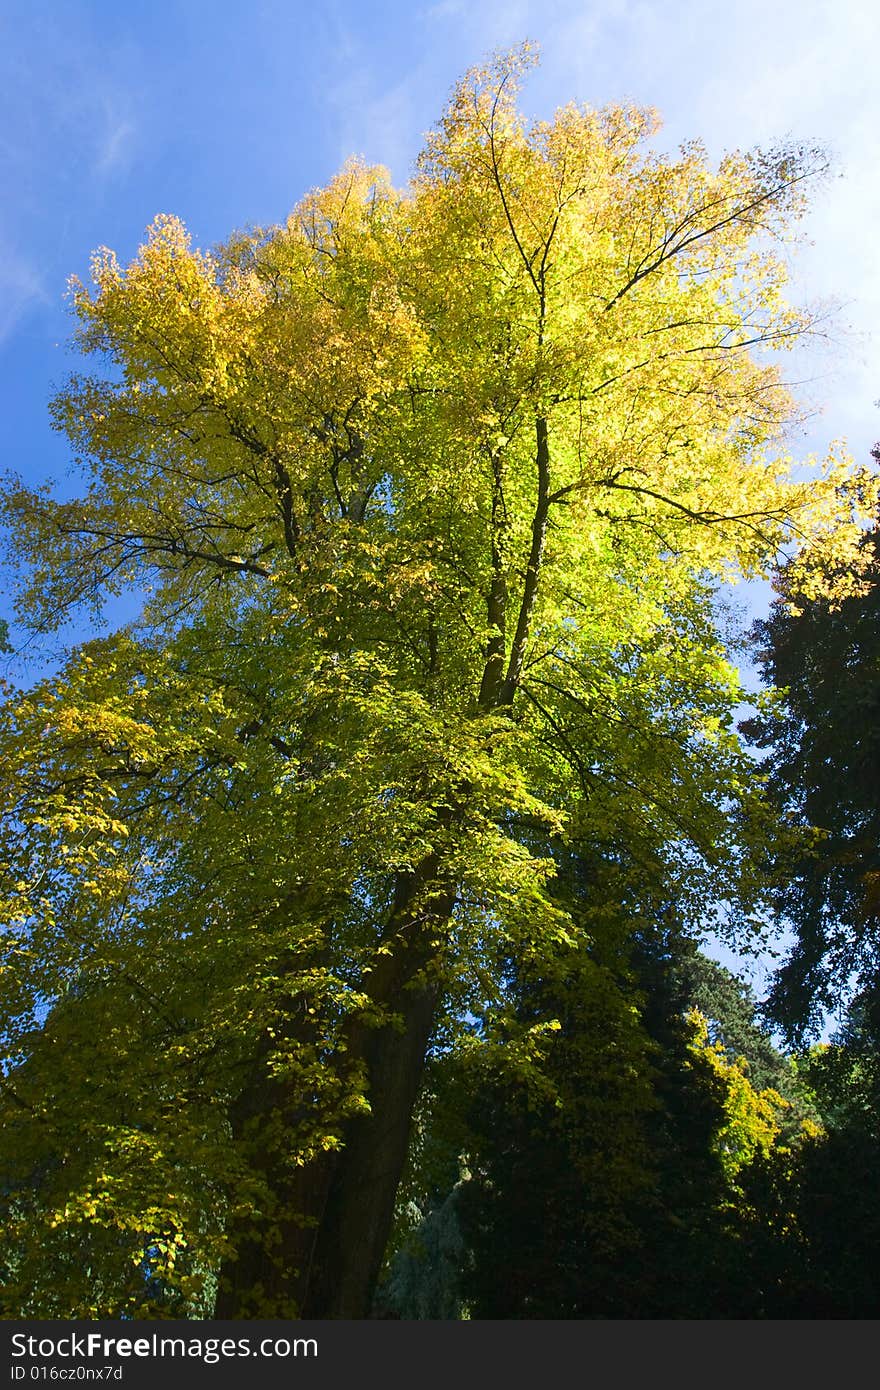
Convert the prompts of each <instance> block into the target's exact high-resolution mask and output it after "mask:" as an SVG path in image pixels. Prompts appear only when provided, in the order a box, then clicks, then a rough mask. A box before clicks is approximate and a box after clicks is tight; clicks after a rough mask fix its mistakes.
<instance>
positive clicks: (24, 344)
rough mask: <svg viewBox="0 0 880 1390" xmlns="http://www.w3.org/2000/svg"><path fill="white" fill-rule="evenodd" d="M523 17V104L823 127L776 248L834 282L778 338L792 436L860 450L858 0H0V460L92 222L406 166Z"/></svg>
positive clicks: (683, 121)
mask: <svg viewBox="0 0 880 1390" xmlns="http://www.w3.org/2000/svg"><path fill="white" fill-rule="evenodd" d="M526 38H530V39H533V40H537V42H538V43H539V44H540V46H541V50H542V63H541V66H540V68H539V69H538V71H537V72H536V73H534V74H533V75H532V76H531V78H530V79H529V82H528V84H527V86H526V88H525V91H524V94H523V105H524V107H525V108H526V110H527V111H528V112H529V113H530V114H533V115H535V116H545V115H549V114H550V113H551V112H552V110H553V108H554V107H555V106H557V105H560V104H563V103H565V102H568V101H570V100H575V101H578V102H586V103H588V104H591V105H600V104H602V103H603V102H606V101H618V100H621V99H624V98H627V99H632V100H635V101H636V102H638V103H641V104H644V105H652V106H656V107H657V108H658V109H659V111H660V113H661V115H662V116H663V118H664V121H665V128H664V132H663V134H662V136H661V140H662V141H663V142H664V143H665V144H667V145H670V146H674V145H676V144H678V142H679V141H682V140H686V139H690V138H693V137H700V138H701V139H703V140H704V141H705V142H706V144H707V145H708V147H709V150H710V152H711V153H712V154H720V153H721V151H722V150H724V149H725V148H732V147H742V146H749V145H753V144H756V143H761V142H764V143H771V142H776V141H778V140H780V139H785V138H788V137H791V138H795V139H803V140H808V141H811V142H813V141H818V142H821V143H823V144H825V145H827V146H828V147H829V149H830V150H831V152H832V154H833V156H834V158H835V163H836V173H835V177H834V178H833V179H832V180H831V181H830V182H829V183H828V184H827V186H826V187H825V188H824V189H823V190H822V191H821V193H820V195H819V197H818V199H817V202H816V205H815V208H814V210H813V212H812V214H811V216H810V219H809V222H808V224H807V226H806V234H807V237H808V239H809V243H810V244H807V245H805V246H804V247H803V248H801V250H800V251H799V252H798V254H797V257H796V260H795V273H796V285H797V291H798V295H799V298H800V300H801V301H802V302H810V303H812V302H815V301H817V300H818V301H829V302H830V303H833V304H836V305H837V306H839V307H838V311H837V315H836V318H835V319H834V322H833V326H832V327H831V328H830V329H829V336H828V338H827V339H826V340H824V341H822V342H819V343H817V344H814V345H813V347H812V348H810V349H809V350H806V351H804V352H800V353H799V354H798V355H797V356H796V357H795V358H794V359H793V360H791V359H790V367H791V372H792V375H793V377H794V378H795V379H797V380H799V381H801V382H802V383H803V386H802V389H801V394H802V396H803V397H804V399H805V400H806V401H807V402H808V403H809V404H810V405H811V406H812V407H813V408H814V409H815V410H816V412H817V414H815V415H814V416H813V418H812V419H811V420H810V422H809V425H808V427H807V429H806V431H805V433H804V434H803V436H802V438H800V439H798V440H795V441H794V443H795V445H796V447H798V448H802V449H803V450H804V451H806V450H809V449H812V450H815V451H817V452H820V453H821V452H822V451H824V449H825V448H826V447H827V445H828V443H829V442H830V441H831V440H832V439H835V438H841V437H842V438H844V439H846V440H847V442H848V444H849V447H850V449H851V451H852V453H853V454H854V456H855V457H857V458H858V459H864V458H865V457H866V456H867V452H868V450H869V448H870V446H871V445H872V444H873V443H874V441H875V440H876V439H878V438H880V410H878V408H877V406H876V405H875V401H876V399H877V397H880V337H878V332H880V328H878V325H880V256H878V251H877V243H876V237H877V228H878V226H880V175H878V170H877V156H876V147H877V138H878V131H880V95H878V84H877V82H876V55H877V54H878V53H880V6H878V5H877V4H876V2H875V0H833V2H832V0H543V3H537V0H437V2H436V3H433V4H431V3H424V4H418V3H412V2H411V0H410V2H409V3H404V2H403V0H390V2H389V3H379V2H378V0H372V2H370V0H367V2H366V3H365V2H364V0H360V2H359V0H331V3H324V4H322V5H321V6H320V7H316V6H313V5H312V4H306V3H302V0H287V3H284V0H262V2H261V0H254V3H252V4H251V5H249V6H244V5H242V4H240V3H234V4H233V3H231V0H210V3H208V0H124V3H120V0H30V3H27V2H26V0H3V3H2V4H0V186H2V190H3V197H2V201H0V470H6V469H13V470H15V471H18V472H21V473H23V474H24V475H25V476H26V477H27V478H29V479H31V480H33V481H42V480H43V479H45V478H47V477H50V476H55V477H63V475H64V473H65V471H66V468H67V463H68V459H67V454H66V450H65V446H64V443H63V441H62V440H60V439H58V438H57V437H55V436H53V435H52V433H51V431H50V429H49V425H48V417H47V411H46V403H47V400H48V397H49V395H50V394H51V392H52V389H53V387H57V386H59V385H61V383H62V382H63V380H64V378H65V376H66V374H67V372H68V371H69V370H71V368H72V367H73V365H74V358H73V357H72V356H71V354H70V352H69V350H68V349H67V348H66V346H65V340H66V338H67V336H68V334H69V331H70V327H71V325H70V321H69V319H68V317H67V313H66V309H65V302H64V293H65V286H66V281H67V277H68V276H69V275H71V274H79V275H82V276H85V275H86V273H87V267H88V260H89V256H90V253H91V252H92V250H93V249H94V248H95V247H97V246H99V245H102V244H104V245H109V246H111V247H113V248H114V249H115V250H116V251H117V252H118V253H119V255H120V257H121V258H122V259H126V258H128V257H130V256H131V255H132V254H133V253H134V251H135V250H136V248H137V245H138V244H139V241H140V240H141V238H142V236H143V232H144V229H145V227H146V225H147V224H148V223H149V222H150V221H151V220H152V218H153V217H154V215H155V214H156V213H159V212H171V213H175V214H177V215H179V216H181V217H182V218H183V219H184V221H185V222H186V223H187V225H188V227H189V228H190V230H191V232H192V234H193V237H194V239H195V241H196V242H197V243H198V244H200V245H210V244H212V243H214V242H216V241H218V240H221V239H223V238H224V237H225V236H227V235H228V233H230V232H231V231H232V230H234V229H235V228H237V227H241V226H243V225H246V224H249V223H256V224H266V223H271V222H275V221H279V220H281V219H283V218H284V217H285V215H286V213H287V212H288V211H289V209H290V208H291V207H292V205H293V204H294V203H295V202H296V201H297V200H298V199H299V198H300V197H301V195H302V194H303V193H304V192H306V191H307V190H308V189H309V188H311V187H313V186H315V185H316V184H321V183H324V182H326V181H327V179H328V178H329V177H330V176H331V175H332V174H333V173H334V171H335V170H336V168H337V167H338V166H339V165H340V164H341V163H342V161H343V160H344V159H345V158H346V157H347V156H348V155H350V154H363V155H365V156H366V157H367V158H368V159H369V160H370V161H372V162H378V163H384V164H386V165H388V166H389V168H390V169H391V172H392V174H393V176H394V177H395V179H396V180H397V181H398V182H403V181H405V179H406V177H407V175H408V172H409V169H410V166H411V163H412V160H413V159H414V157H415V155H416V153H417V151H418V149H419V147H420V144H421V140H422V136H423V133H424V132H425V130H426V129H427V128H428V127H429V126H430V125H431V124H432V122H433V121H434V120H435V119H436V117H437V116H438V114H439V113H440V111H441V109H442V107H443V104H444V102H445V100H446V97H447V95H448V93H449V90H450V88H451V86H452V84H453V83H454V81H455V79H456V78H457V77H458V76H460V75H461V73H462V72H463V71H464V70H465V69H466V68H467V67H468V66H469V65H470V64H471V63H474V62H476V61H479V60H480V59H482V58H484V57H486V56H487V55H488V54H489V53H491V52H492V51H493V50H495V49H498V48H504V47H508V46H510V45H512V44H517V43H519V42H521V41H522V40H523V39H526ZM819 411H821V413H818V412H819ZM757 601H758V602H760V591H759V598H758V600H757ZM752 602H753V603H754V602H755V599H754V598H753V600H752ZM0 603H2V600H0Z"/></svg>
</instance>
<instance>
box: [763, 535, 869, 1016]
mask: <svg viewBox="0 0 880 1390" xmlns="http://www.w3.org/2000/svg"><path fill="white" fill-rule="evenodd" d="M861 550H862V554H863V563H862V566H861V570H862V574H863V576H864V579H863V584H862V590H861V592H859V593H855V594H850V595H847V596H846V597H845V598H843V599H842V600H841V601H839V602H834V601H833V600H832V599H830V598H829V597H827V596H822V595H812V596H810V595H807V596H805V595H803V594H802V593H800V591H799V586H798V578H797V575H796V574H792V573H790V572H789V571H787V570H783V571H782V572H781V574H780V575H779V578H778V581H777V583H778V587H779V595H778V597H777V599H776V601H775V603H774V605H773V610H772V612H771V615H770V617H769V619H768V620H767V621H766V622H762V623H759V624H757V625H756V627H755V631H754V640H755V644H756V647H757V649H758V652H759V656H760V659H761V668H762V672H763V675H764V679H765V681H766V682H767V683H768V684H772V685H773V686H775V687H776V688H777V689H778V691H779V692H780V695H779V698H777V700H776V702H775V704H774V705H773V706H772V707H771V709H770V711H769V712H768V713H767V714H766V715H765V716H764V717H763V718H761V717H759V718H757V719H754V720H752V721H750V722H749V723H748V724H747V726H746V731H747V732H748V733H749V735H750V737H752V738H753V739H754V741H755V743H756V744H757V745H758V746H759V747H762V748H765V749H767V750H768V757H767V767H768V770H769V772H770V774H771V780H772V788H773V791H774V794H775V795H776V796H777V798H778V799H779V802H780V805H781V806H782V807H783V808H784V810H785V811H786V812H787V814H788V815H789V816H790V817H791V818H792V820H794V821H796V822H798V823H799V824H800V825H802V826H804V827H805V828H808V829H809V831H810V833H811V834H812V836H813V839H812V843H807V844H805V845H804V846H803V847H802V852H801V853H800V855H799V856H798V857H797V858H796V859H795V860H793V862H792V864H791V866H790V871H789V874H788V876H787V880H786V886H785V889H784V891H783V892H782V893H781V894H780V896H779V899H778V912H779V915H780V917H781V918H782V920H783V921H784V922H785V923H786V924H787V925H788V926H789V928H790V929H791V930H792V932H793V934H794V944H793V947H792V950H791V952H790V955H789V958H788V960H787V961H786V962H785V963H784V965H783V967H782V969H781V970H780V971H779V973H778V975H777V979H776V983H775V986H774V989H773V993H772V996H771V1000H770V1007H771V1009H772V1011H773V1014H774V1016H775V1018H776V1020H777V1021H778V1023H779V1024H780V1025H781V1026H782V1027H783V1028H784V1029H785V1030H786V1031H787V1032H788V1033H789V1035H790V1036H793V1037H796V1038H799V1039H803V1038H804V1036H807V1035H809V1034H810V1033H811V1032H815V1031H817V1030H818V1027H819V1026H820V1024H821V1020H822V1018H823V1017H824V1014H825V1012H826V1011H827V1010H830V1009H837V1008H838V1007H839V1005H840V1004H841V1002H842V1001H844V1000H845V999H846V998H847V997H848V996H850V995H851V993H852V991H853V989H854V988H855V989H858V988H861V989H866V988H867V989H870V988H872V987H874V985H875V983H876V972H877V964H878V948H880V937H878V923H880V894H878V886H880V857H878V844H880V834H878V832H880V796H878V790H877V789H878V786H880V739H878V732H877V730H878V721H877V712H878V707H880V681H878V677H877V666H878V660H880V644H878V623H877V618H878V611H880V583H878V578H880V570H878V532H877V530H876V527H874V528H872V529H871V530H870V531H868V532H866V534H865V535H864V536H863V537H862V540H861Z"/></svg>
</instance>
